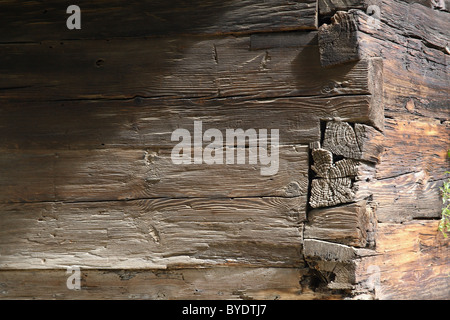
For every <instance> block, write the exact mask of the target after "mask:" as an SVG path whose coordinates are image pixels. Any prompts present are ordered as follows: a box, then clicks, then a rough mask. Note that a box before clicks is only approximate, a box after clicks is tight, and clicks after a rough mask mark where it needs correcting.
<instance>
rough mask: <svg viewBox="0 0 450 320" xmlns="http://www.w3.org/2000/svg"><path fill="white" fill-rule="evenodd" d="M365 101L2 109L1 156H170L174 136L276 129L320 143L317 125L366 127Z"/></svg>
mask: <svg viewBox="0 0 450 320" xmlns="http://www.w3.org/2000/svg"><path fill="white" fill-rule="evenodd" d="M371 112H372V106H371V96H370V95H355V96H337V97H330V98H323V97H320V96H318V97H293V98H273V99H248V98H244V97H242V98H230V99H213V100H203V99H182V100H179V99H174V100H165V99H141V98H135V99H132V100H127V101H97V100H94V101H63V102H33V103H31V102H30V103H27V102H22V103H11V102H8V103H4V104H1V106H0V114H1V120H0V123H1V126H0V132H1V136H0V146H1V148H2V149H15V150H17V149H23V150H30V149H35V150H36V149H37V150H42V149H44V150H79V149H99V148H100V149H108V148H122V149H129V148H134V147H138V148H140V149H145V148H158V147H160V148H173V146H174V142H173V141H171V135H172V132H173V131H174V130H176V129H178V128H184V129H187V130H189V131H190V132H191V133H192V132H193V129H194V121H202V124H203V128H204V129H205V130H207V129H210V128H217V129H219V130H221V131H222V132H224V130H226V129H239V128H242V129H244V130H247V129H250V128H254V129H268V133H269V134H270V132H271V131H270V130H271V129H279V132H280V137H279V139H280V144H308V143H310V142H312V141H316V140H319V139H320V120H333V119H335V118H339V119H342V120H343V121H351V122H363V123H368V124H370V123H371Z"/></svg>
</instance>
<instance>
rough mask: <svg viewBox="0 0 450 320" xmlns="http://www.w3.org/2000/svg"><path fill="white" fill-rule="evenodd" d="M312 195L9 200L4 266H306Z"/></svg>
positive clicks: (1, 234) (0, 228) (0, 249)
mask: <svg viewBox="0 0 450 320" xmlns="http://www.w3.org/2000/svg"><path fill="white" fill-rule="evenodd" d="M305 205H306V202H305V200H304V199H301V198H299V197H297V198H275V197H272V198H259V197H256V198H235V199H219V198H217V199H202V198H196V199H157V200H138V201H119V202H110V201H103V202H85V203H57V202H46V203H33V204H23V203H21V204H1V205H0V215H1V220H2V223H1V225H0V254H1V257H2V259H1V260H0V268H1V269H54V268H57V269H58V268H65V267H66V266H71V265H77V266H80V267H82V268H106V269H110V268H119V269H122V268H123V269H136V268H137V269H142V268H145V269H152V268H154V269H166V268H168V267H170V268H181V267H183V266H184V267H193V266H195V267H199V266H208V265H209V266H212V265H222V266H227V265H228V266H229V265H238V266H239V265H240V266H273V267H275V266H276V267H300V266H302V265H303V260H302V256H301V241H302V234H301V230H302V228H303V226H302V224H303V222H302V221H305V219H306V215H305Z"/></svg>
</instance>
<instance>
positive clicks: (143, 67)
mask: <svg viewBox="0 0 450 320" xmlns="http://www.w3.org/2000/svg"><path fill="white" fill-rule="evenodd" d="M77 4H78V5H79V6H80V7H81V10H82V29H81V30H68V29H67V28H66V27H65V20H66V18H67V16H68V15H67V14H66V13H65V10H66V8H67V6H68V5H69V3H65V2H62V3H61V2H57V1H46V2H45V4H44V3H41V2H25V3H23V2H18V1H2V2H1V3H0V18H1V20H2V21H3V22H2V25H1V26H0V34H1V35H2V36H1V37H0V56H1V57H2V59H0V73H1V74H2V76H1V77H0V149H1V153H0V215H1V219H0V270H1V271H0V289H1V290H0V298H67V299H83V298H93V299H101V298H150V299H159V298H161V299H194V298H201V299H205V298H206V299H222V298H242V299H248V298H259V299H275V298H283V299H341V298H344V297H349V296H355V295H356V296H358V295H359V297H368V296H369V295H370V297H375V298H381V299H396V298H421V297H422V298H448V284H449V283H448V277H447V276H446V275H445V273H446V270H445V267H446V266H447V265H448V264H449V259H448V241H445V240H443V239H441V238H439V237H441V236H440V235H439V234H438V233H437V231H436V229H437V223H438V218H439V213H440V205H441V201H440V198H439V193H438V187H439V186H440V185H441V184H442V183H443V181H444V180H445V175H444V171H445V170H446V168H447V167H448V160H446V158H445V155H446V150H447V148H448V147H449V145H450V138H449V134H450V122H449V118H450V117H449V106H448V101H449V99H448V94H449V88H450V85H449V79H448V57H449V52H448V48H446V45H445V43H446V42H448V38H449V34H448V30H450V28H447V27H446V26H448V23H449V19H448V16H449V13H448V12H445V11H441V10H435V9H432V8H426V7H424V5H423V4H409V3H405V1H397V0H396V1H378V2H377V4H378V5H379V6H380V8H381V12H382V15H381V27H380V29H373V28H368V24H367V19H368V16H367V15H366V14H365V10H366V8H367V6H368V4H369V3H368V2H365V1H325V0H321V1H318V2H316V1H311V0H305V1H295V2H286V1H278V0H272V1H264V2H261V1H254V0H246V1H237V0H236V1H215V0H211V1H191V2H186V1H178V0H173V1H152V2H151V4H148V3H145V4H144V3H143V2H142V1H141V2H138V1H131V2H130V1H127V2H126V4H125V2H123V1H113V2H111V1H96V2H95V4H94V3H92V2H88V1H78V3H77ZM370 4H371V3H370ZM352 8H356V9H358V10H352ZM336 9H339V10H344V11H343V12H340V13H338V14H337V15H336V16H334V19H333V22H332V23H331V20H330V18H331V17H332V16H333V15H334V14H335V13H336V11H337V10H336ZM405 10H406V11H405ZM402 12H408V14H409V16H408V17H407V19H399V18H398V14H399V13H402ZM430 17H431V18H430ZM414 19H416V20H420V21H421V22H423V23H422V24H421V25H420V27H417V25H416V24H413V23H410V21H413V20H414ZM325 23H326V24H325ZM330 39H331V40H330ZM331 41H334V43H335V45H334V46H329V45H328V44H329V43H331ZM196 120H201V121H202V122H203V130H206V129H209V128H218V129H219V130H225V129H227V128H235V129H236V128H243V129H244V130H245V129H248V128H256V129H259V128H263V129H269V130H270V129H279V130H280V144H281V147H280V163H279V171H278V174H276V175H274V176H272V177H265V176H261V174H260V166H259V165H227V166H225V165H206V164H203V165H174V164H173V163H172V161H171V158H170V153H171V149H172V148H173V146H174V142H173V141H171V134H172V132H173V131H174V130H175V129H177V128H186V129H188V130H190V131H191V132H192V131H193V124H194V121H196ZM347 123H348V125H346V124H347ZM337 132H339V134H336V133H337ZM349 137H350V138H349ZM342 139H343V140H342ZM342 159H344V160H342ZM340 161H343V162H340ZM330 190H331V191H330ZM338 191H339V192H338ZM324 206H325V207H324ZM313 207H314V209H313ZM315 207H317V208H315ZM327 207H329V208H327ZM402 238H405V241H404V242H401V240H402ZM400 242H401V243H402V245H399V243H400ZM72 265H78V266H80V267H81V268H82V290H80V291H71V290H69V289H68V288H67V287H66V279H67V275H66V273H65V271H66V267H68V266H72ZM373 266H375V267H376V268H375V269H374V268H373ZM393 269H395V270H396V272H391V270H393ZM373 270H375V271H377V273H376V274H375V275H376V276H377V277H378V278H377V279H378V280H379V281H378V282H379V283H378V285H377V286H376V288H375V287H373V286H372V284H373V281H372V280H373V276H374V273H373ZM368 279H369V280H370V281H369V280H368ZM418 288H420V290H418ZM446 289H447V291H446Z"/></svg>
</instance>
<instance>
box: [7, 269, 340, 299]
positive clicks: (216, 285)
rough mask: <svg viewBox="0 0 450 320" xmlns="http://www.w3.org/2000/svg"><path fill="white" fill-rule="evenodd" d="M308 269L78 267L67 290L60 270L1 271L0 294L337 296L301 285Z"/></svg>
mask: <svg viewBox="0 0 450 320" xmlns="http://www.w3.org/2000/svg"><path fill="white" fill-rule="evenodd" d="M306 273H307V269H295V268H243V267H233V268H220V267H219V268H205V269H179V270H92V269H81V290H68V289H67V287H66V281H67V277H68V275H67V274H66V270H65V269H61V270H19V271H12V270H10V271H0V283H2V291H0V299H58V300H59V299H70V300H76V299H89V300H92V299H94V300H96V299H100V300H104V299H133V300H135V299H145V300H147V299H150V300H174V299H187V300H193V299H214V300H224V299H233V300H235V299H255V300H278V299H281V300H310V299H340V298H342V296H341V295H339V294H333V293H331V292H320V291H315V290H314V289H313V288H309V287H307V286H305V285H302V284H301V283H300V281H304V280H305V279H308V276H307V275H306Z"/></svg>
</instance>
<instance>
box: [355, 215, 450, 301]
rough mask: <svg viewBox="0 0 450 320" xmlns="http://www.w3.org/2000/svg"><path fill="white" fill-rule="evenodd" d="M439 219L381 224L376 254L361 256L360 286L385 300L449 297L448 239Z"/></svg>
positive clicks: (359, 267)
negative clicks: (440, 226) (444, 234)
mask: <svg viewBox="0 0 450 320" xmlns="http://www.w3.org/2000/svg"><path fill="white" fill-rule="evenodd" d="M437 226H438V221H429V220H418V221H411V222H408V223H403V224H401V226H400V225H399V224H394V223H380V224H379V225H378V228H379V232H378V239H377V249H376V251H377V254H376V255H374V256H372V257H367V258H364V259H362V260H361V262H360V264H359V265H358V271H357V274H358V279H357V281H358V282H359V283H360V285H361V287H366V288H371V289H372V290H373V289H374V290H375V297H376V298H377V299H383V300H420V299H425V300H447V299H448V298H449V295H448V294H449V285H450V283H449V273H448V265H449V263H450V260H449V259H450V256H449V252H450V251H449V248H448V246H449V243H450V242H449V241H448V240H446V239H444V238H443V237H442V235H441V234H440V232H439V231H438V230H437Z"/></svg>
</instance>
